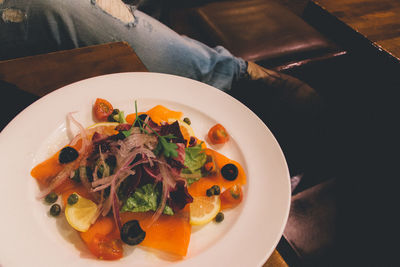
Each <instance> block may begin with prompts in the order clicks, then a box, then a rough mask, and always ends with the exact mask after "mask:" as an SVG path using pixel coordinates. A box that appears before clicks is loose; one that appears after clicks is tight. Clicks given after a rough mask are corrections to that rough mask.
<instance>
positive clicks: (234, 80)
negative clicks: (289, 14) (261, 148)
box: [0, 0, 319, 174]
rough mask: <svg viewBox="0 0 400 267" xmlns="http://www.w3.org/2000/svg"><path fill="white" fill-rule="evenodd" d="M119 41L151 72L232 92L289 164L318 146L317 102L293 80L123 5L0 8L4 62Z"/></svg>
mask: <svg viewBox="0 0 400 267" xmlns="http://www.w3.org/2000/svg"><path fill="white" fill-rule="evenodd" d="M115 41H126V42H128V43H129V44H130V45H131V46H132V48H133V49H134V50H135V52H136V53H137V54H138V56H139V58H140V59H141V60H142V61H143V63H144V64H145V65H146V67H147V68H148V69H149V70H150V71H151V72H162V73H169V74H175V75H178V76H183V77H188V78H192V79H195V80H198V81H201V82H204V83H208V84H210V85H212V86H214V87H217V88H219V89H222V90H225V91H227V90H229V91H228V93H230V94H231V95H232V96H234V97H236V98H237V99H238V100H239V101H242V102H244V103H245V104H246V105H248V106H249V107H250V108H252V109H253V111H256V113H257V115H259V116H260V118H261V119H263V121H264V122H265V123H266V124H267V126H268V127H270V129H273V132H274V134H276V136H277V139H278V141H279V142H280V144H281V145H282V146H283V148H284V152H285V154H286V156H287V158H288V160H289V162H294V163H296V164H297V163H298V162H301V160H302V159H304V158H305V157H304V155H303V153H306V154H309V153H308V152H307V150H309V148H310V146H309V145H308V144H310V143H312V144H315V142H314V141H313V140H312V139H313V134H314V132H315V128H316V127H315V125H316V120H315V119H314V117H313V113H314V110H318V109H316V108H317V107H319V101H318V100H319V99H318V96H317V95H316V93H315V91H314V90H313V89H312V88H311V87H309V86H308V85H306V84H304V83H303V82H301V81H299V80H297V79H294V78H293V77H290V76H287V75H284V74H282V73H277V72H274V71H271V70H266V69H263V68H261V67H260V66H258V65H256V64H253V63H251V62H249V63H247V62H245V61H244V60H243V59H240V58H237V57H235V56H233V55H231V54H230V53H229V52H228V51H227V50H226V49H224V48H223V47H216V48H210V47H208V46H206V45H204V44H202V43H200V42H197V41H195V40H193V39H190V38H187V37H183V36H180V35H178V34H177V33H176V32H174V31H172V30H171V29H169V28H168V27H166V26H165V25H163V24H161V23H160V22H158V21H157V20H155V19H154V18H152V17H150V16H148V15H146V14H144V13H142V12H140V11H135V12H131V11H130V10H129V9H128V8H127V6H126V5H124V4H123V3H122V2H121V1H120V0H0V60H2V59H8V58H16V57H22V56H28V55H34V54H41V53H47V52H51V51H58V50H64V49H71V48H76V47H83V46H89V45H97V44H102V43H108V42H115ZM298 145H301V146H300V148H299V149H297V147H296V146H298ZM293 148H295V149H294V150H295V153H292V152H291V151H290V150H293ZM296 153H297V154H296ZM292 155H293V156H292ZM307 161H309V162H311V160H307ZM296 172H297V171H296ZM293 174H294V173H293Z"/></svg>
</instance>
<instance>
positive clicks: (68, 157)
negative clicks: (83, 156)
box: [58, 146, 79, 164]
mask: <svg viewBox="0 0 400 267" xmlns="http://www.w3.org/2000/svg"><path fill="white" fill-rule="evenodd" d="M78 156H79V153H78V151H76V149H75V148H73V147H70V146H66V147H64V148H63V149H61V151H60V155H59V156H58V161H59V162H60V163H62V164H65V163H69V162H72V161H74V160H76V159H77V158H78Z"/></svg>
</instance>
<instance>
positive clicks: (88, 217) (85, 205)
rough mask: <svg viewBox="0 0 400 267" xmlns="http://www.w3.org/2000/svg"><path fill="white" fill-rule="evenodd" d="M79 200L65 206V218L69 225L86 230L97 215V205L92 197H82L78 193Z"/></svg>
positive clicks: (81, 230) (82, 230)
mask: <svg viewBox="0 0 400 267" xmlns="http://www.w3.org/2000/svg"><path fill="white" fill-rule="evenodd" d="M75 194H76V195H77V196H78V201H77V202H76V203H75V204H72V205H70V204H67V206H66V207H65V218H66V219H67V221H68V223H69V225H71V226H72V228H74V229H75V230H78V231H80V232H86V231H87V230H88V229H89V227H90V225H91V222H92V220H93V218H94V216H95V215H96V212H97V205H96V204H95V203H94V202H93V201H91V200H90V199H87V198H84V197H81V196H80V195H78V194H77V193H75Z"/></svg>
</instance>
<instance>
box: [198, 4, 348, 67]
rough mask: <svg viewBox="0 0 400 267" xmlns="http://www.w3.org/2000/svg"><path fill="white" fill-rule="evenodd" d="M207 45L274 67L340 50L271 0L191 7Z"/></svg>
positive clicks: (331, 54) (335, 53)
mask: <svg viewBox="0 0 400 267" xmlns="http://www.w3.org/2000/svg"><path fill="white" fill-rule="evenodd" d="M194 13H195V16H194V20H195V22H196V25H198V27H199V29H198V30H199V31H201V32H202V33H203V36H206V38H205V39H204V40H201V41H203V42H205V43H207V44H208V45H210V46H215V45H222V46H224V47H226V48H227V49H228V50H230V51H231V52H232V54H234V55H236V56H239V57H242V58H244V59H245V60H251V61H256V62H257V63H259V64H261V65H264V66H268V67H275V66H280V65H283V64H296V63H297V62H302V61H307V60H309V59H310V58H323V57H326V56H327V55H329V56H335V55H337V54H341V53H343V50H341V49H340V48H339V47H337V46H336V45H335V44H333V43H332V42H330V41H329V40H327V39H326V38H324V37H323V36H322V35H321V34H319V33H318V32H317V31H316V30H315V29H314V28H312V27H311V26H309V25H308V24H307V23H306V22H304V21H303V20H302V19H301V18H300V17H298V16H297V15H295V14H294V13H292V12H291V11H289V10H288V9H287V8H286V7H284V6H282V5H280V4H278V3H276V2H274V1H271V0H245V1H220V2H214V3H210V4H207V5H204V6H201V7H198V8H196V9H194Z"/></svg>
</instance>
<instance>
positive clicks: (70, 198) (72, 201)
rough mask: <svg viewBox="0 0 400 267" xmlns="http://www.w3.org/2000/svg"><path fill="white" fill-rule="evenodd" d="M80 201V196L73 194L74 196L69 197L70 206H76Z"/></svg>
mask: <svg viewBox="0 0 400 267" xmlns="http://www.w3.org/2000/svg"><path fill="white" fill-rule="evenodd" d="M78 200H79V197H78V195H77V194H75V193H73V194H71V195H69V197H68V199H67V202H68V205H74V204H75V203H76V202H78Z"/></svg>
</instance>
